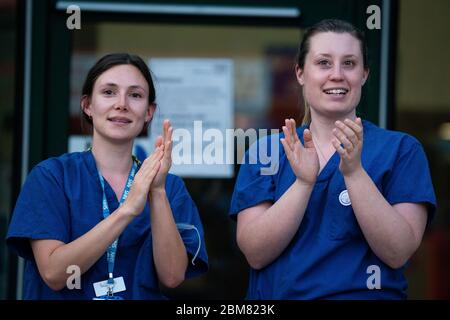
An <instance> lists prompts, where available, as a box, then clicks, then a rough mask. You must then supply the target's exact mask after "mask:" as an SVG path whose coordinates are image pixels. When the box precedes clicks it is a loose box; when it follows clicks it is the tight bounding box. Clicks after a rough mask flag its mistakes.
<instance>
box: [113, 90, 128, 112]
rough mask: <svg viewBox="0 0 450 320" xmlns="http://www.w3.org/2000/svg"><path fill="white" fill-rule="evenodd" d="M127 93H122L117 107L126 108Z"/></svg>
mask: <svg viewBox="0 0 450 320" xmlns="http://www.w3.org/2000/svg"><path fill="white" fill-rule="evenodd" d="M127 106H128V101H127V95H126V93H120V94H119V95H118V99H117V102H116V105H115V109H118V110H126V109H127V108H128V107H127Z"/></svg>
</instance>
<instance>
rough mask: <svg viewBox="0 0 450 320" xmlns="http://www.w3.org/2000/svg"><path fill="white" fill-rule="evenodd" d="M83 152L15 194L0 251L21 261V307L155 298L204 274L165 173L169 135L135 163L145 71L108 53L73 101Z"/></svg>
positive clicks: (184, 202) (202, 256)
mask: <svg viewBox="0 0 450 320" xmlns="http://www.w3.org/2000/svg"><path fill="white" fill-rule="evenodd" d="M81 108H82V111H83V116H84V117H85V118H86V120H87V121H88V122H89V123H90V124H91V125H92V134H93V137H92V148H91V149H90V150H88V151H85V152H74V153H67V154H64V155H62V156H60V157H57V158H50V159H47V160H45V161H43V162H41V163H39V164H38V165H37V166H36V167H35V168H33V170H32V171H31V172H30V174H29V176H28V177H27V180H26V182H25V184H24V186H23V188H22V191H21V193H20V195H19V198H18V200H17V203H16V207H15V209H14V214H13V217H12V221H11V224H10V226H9V231H8V236H7V243H8V245H9V247H10V248H11V249H13V250H14V251H16V252H17V253H18V254H19V255H20V256H22V257H23V258H25V261H26V265H25V274H24V277H25V281H24V298H25V299H163V298H164V297H163V295H162V293H161V291H160V287H159V284H160V283H161V284H162V285H163V286H165V287H169V288H174V287H176V286H178V285H179V284H180V283H181V282H182V281H183V280H184V279H185V277H191V276H194V275H198V274H200V273H202V272H205V271H206V270H207V254H206V250H205V243H204V238H203V228H202V224H201V221H200V217H199V214H198V212H197V208H196V206H195V204H194V202H193V201H192V199H191V197H190V196H189V193H188V191H187V190H186V188H185V186H184V184H183V181H182V180H181V179H180V178H178V177H176V176H174V175H171V174H168V171H169V169H170V166H171V163H172V159H171V151H172V127H171V126H170V122H169V121H168V120H166V121H164V124H163V136H162V137H161V136H160V137H158V139H157V140H156V143H155V150H154V152H153V153H152V154H151V155H150V156H149V157H148V158H147V159H145V161H143V162H142V163H140V162H139V161H138V160H137V159H136V157H134V156H133V155H132V147H133V141H134V138H136V137H137V136H138V135H139V134H140V132H141V131H142V130H143V128H144V126H146V125H148V123H149V122H150V121H151V119H152V117H153V113H154V112H155V108H156V104H155V88H154V85H153V81H152V78H151V75H150V71H149V69H148V67H147V65H146V64H145V63H144V62H143V61H142V59H141V58H139V57H138V56H134V55H129V54H109V55H106V56H104V57H103V58H101V59H100V60H99V61H98V62H97V63H96V64H95V65H94V66H93V67H92V69H91V70H90V71H89V73H88V75H87V78H86V81H85V84H84V86H83V96H82V98H81Z"/></svg>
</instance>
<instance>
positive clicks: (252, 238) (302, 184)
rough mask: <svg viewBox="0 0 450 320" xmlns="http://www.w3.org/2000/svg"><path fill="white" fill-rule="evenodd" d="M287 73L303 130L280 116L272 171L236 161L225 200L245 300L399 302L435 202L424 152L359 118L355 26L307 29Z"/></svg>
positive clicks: (362, 48)
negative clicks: (295, 86) (298, 98)
mask: <svg viewBox="0 0 450 320" xmlns="http://www.w3.org/2000/svg"><path fill="white" fill-rule="evenodd" d="M295 72H296V76H297V80H298V82H299V84H300V85H301V87H302V90H303V96H304V99H305V103H306V112H305V118H304V121H303V125H302V126H301V127H299V128H296V123H295V121H294V120H293V119H286V121H285V122H286V124H285V126H283V134H281V135H280V137H278V138H280V143H281V144H282V146H283V148H279V149H280V153H279V166H278V170H277V172H274V173H273V174H272V175H262V174H261V173H260V172H262V171H261V168H263V167H264V166H263V165H262V164H261V161H259V162H258V164H243V165H241V168H240V172H239V176H238V178H237V182H236V186H235V190H234V194H233V198H232V204H231V213H230V214H231V215H232V217H234V218H237V243H238V245H239V247H240V249H241V250H242V252H243V253H244V255H245V257H246V258H247V261H248V262H249V264H250V266H251V268H252V269H251V273H250V281H249V289H248V293H247V298H249V299H402V298H405V297H406V288H407V282H406V280H405V277H404V275H403V271H404V268H405V265H406V263H407V261H408V259H409V258H410V257H411V256H412V254H413V253H414V252H415V251H416V250H417V248H418V247H419V245H420V243H421V241H422V237H423V234H424V231H425V227H426V225H427V221H428V222H429V221H430V220H431V219H432V217H433V215H434V212H435V206H436V199H435V195H434V191H433V186H432V182H431V178H430V173H429V168H428V163H427V159H426V156H425V153H424V151H423V148H422V146H421V145H420V143H419V142H418V141H417V140H416V139H415V138H413V137H411V136H409V135H407V134H404V133H400V132H394V131H388V130H384V129H381V128H378V127H377V126H375V125H374V124H372V123H370V122H369V121H366V120H364V121H363V120H361V119H360V118H359V117H357V116H356V108H357V106H358V104H359V101H360V98H361V89H362V87H363V85H364V83H365V82H366V80H367V77H368V74H369V69H368V64H367V50H366V45H365V42H364V35H363V34H362V33H361V32H360V31H358V30H357V29H356V28H355V27H353V26H352V25H351V24H349V23H347V22H344V21H340V20H324V21H321V22H319V23H318V24H316V25H315V26H313V27H312V28H310V29H309V30H308V31H307V32H306V34H305V35H304V38H303V40H302V43H301V44H300V48H299V54H298V60H297V64H296V68H295ZM270 141H272V139H271V138H270V137H269V138H264V141H263V142H262V143H264V144H268V143H270ZM275 141H276V140H275ZM258 143H261V142H258ZM363 146H364V147H363ZM254 152H256V148H254V147H251V148H250V149H249V151H248V153H249V156H250V157H257V154H256V153H255V154H253V153H254Z"/></svg>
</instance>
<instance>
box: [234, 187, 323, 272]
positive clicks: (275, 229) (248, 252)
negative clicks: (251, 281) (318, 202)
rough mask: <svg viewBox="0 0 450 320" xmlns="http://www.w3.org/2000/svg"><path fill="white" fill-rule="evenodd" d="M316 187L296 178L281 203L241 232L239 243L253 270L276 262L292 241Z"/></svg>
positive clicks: (269, 209) (277, 202)
mask: <svg viewBox="0 0 450 320" xmlns="http://www.w3.org/2000/svg"><path fill="white" fill-rule="evenodd" d="M313 187H314V186H313V185H307V184H302V183H301V182H299V180H298V179H296V180H295V182H294V183H293V184H292V185H291V186H290V187H289V189H288V190H287V191H286V192H285V193H284V194H283V196H282V197H281V198H280V199H278V201H276V202H275V203H274V204H273V205H272V206H271V207H270V208H268V209H267V210H266V211H265V212H264V213H262V214H261V215H260V216H258V217H256V218H254V219H253V220H252V221H250V222H249V223H246V225H245V227H244V228H242V230H240V232H239V234H238V244H239V246H240V249H241V250H242V251H243V253H244V254H245V256H246V258H247V260H248V261H249V263H250V265H251V266H252V267H253V268H255V269H261V268H263V267H265V266H266V265H268V264H269V263H271V262H272V261H274V260H275V259H276V258H277V257H278V256H279V255H280V254H281V253H282V252H283V250H284V249H285V248H286V247H287V246H288V244H289V243H290V242H291V240H292V238H293V237H294V235H295V233H296V232H297V230H298V228H299V226H300V223H301V222H302V220H303V216H304V214H305V210H306V207H307V205H308V202H309V198H310V195H311V192H312V189H313Z"/></svg>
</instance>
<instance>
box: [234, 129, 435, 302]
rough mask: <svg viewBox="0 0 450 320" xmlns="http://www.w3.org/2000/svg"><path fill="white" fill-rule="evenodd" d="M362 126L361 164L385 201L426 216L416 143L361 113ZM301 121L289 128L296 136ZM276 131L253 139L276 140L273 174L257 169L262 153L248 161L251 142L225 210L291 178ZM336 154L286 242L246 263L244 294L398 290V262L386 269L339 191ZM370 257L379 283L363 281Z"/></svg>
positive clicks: (310, 295)
mask: <svg viewBox="0 0 450 320" xmlns="http://www.w3.org/2000/svg"><path fill="white" fill-rule="evenodd" d="M363 127H364V144H363V150H362V155H361V161H362V165H363V167H364V169H365V170H366V171H367V173H368V174H369V176H370V177H371V178H372V180H373V182H374V183H375V184H376V186H377V187H378V189H379V190H380V192H381V193H382V194H383V196H384V197H385V198H386V200H387V201H388V202H389V203H390V204H391V205H393V204H396V203H402V202H412V203H424V204H426V205H427V208H428V223H429V222H430V221H431V219H432V217H433V215H434V212H435V209H436V198H435V195H434V191H433V185H432V182H431V177H430V172H429V167H428V162H427V159H426V156H425V153H424V151H423V149H422V146H421V144H420V143H419V142H418V141H417V140H416V139H415V138H413V137H411V136H409V135H407V134H404V133H400V132H394V131H388V130H384V129H381V128H378V127H376V126H375V125H374V124H372V123H370V122H368V121H363ZM305 128H306V127H300V128H298V129H297V134H298V136H299V137H300V139H301V141H302V143H303V130H304V129H305ZM282 137H283V135H279V136H271V137H269V138H268V137H266V138H263V139H262V140H261V141H260V145H262V146H266V145H267V146H268V147H269V148H268V150H270V147H271V142H272V143H277V144H278V150H279V166H278V167H277V168H276V169H278V170H275V171H276V172H274V174H271V175H262V174H261V168H267V167H269V164H267V159H265V161H263V163H266V164H267V165H262V164H261V161H257V163H256V164H249V163H248V162H249V161H251V160H252V159H253V160H255V159H260V157H261V154H263V155H264V154H265V152H264V151H265V150H262V151H263V152H261V150H257V148H256V144H254V145H253V146H252V147H251V148H250V149H249V151H248V152H247V154H246V156H245V159H246V161H245V162H244V163H243V164H242V165H241V168H240V171H239V175H238V178H237V182H236V186H235V189H234V193H233V197H232V201H231V210H230V211H231V212H230V215H231V216H232V217H233V218H234V219H236V216H237V214H238V213H239V212H240V211H242V210H244V209H246V208H249V207H252V206H255V205H257V204H259V203H261V202H263V201H271V202H275V201H277V200H278V199H279V198H280V197H281V196H282V195H283V194H284V193H285V192H286V190H287V189H288V188H289V187H290V186H291V185H292V183H293V182H294V181H295V175H294V173H293V171H292V169H291V166H290V164H289V161H288V159H287V158H286V155H285V153H284V149H283V147H282V145H281V143H280V141H279V138H282ZM256 152H258V153H256ZM269 153H270V152H269ZM272 154H273V153H272ZM275 158H276V157H275ZM339 162H340V157H339V154H338V153H337V152H336V153H335V154H334V155H333V156H332V157H331V159H330V160H329V161H328V163H327V164H326V166H325V167H324V168H323V170H322V171H321V172H320V174H319V176H318V177H317V181H316V184H315V186H314V189H313V192H312V194H311V197H310V199H309V203H308V206H307V208H306V212H305V215H304V217H303V220H302V222H301V224H300V227H299V229H298V230H297V232H296V234H295V236H294V237H293V239H292V241H291V242H290V244H289V245H288V246H287V247H286V249H285V250H284V251H283V252H282V253H281V255H280V256H279V257H278V258H277V259H276V260H275V261H273V262H272V263H271V264H269V265H267V266H266V267H265V268H263V269H261V270H259V271H258V270H253V269H251V271H250V280H249V288H248V292H247V298H248V299H402V298H406V289H407V282H406V279H405V277H404V275H403V271H404V268H405V266H403V267H402V268H399V269H392V268H390V267H389V266H387V265H386V264H385V263H384V262H382V261H381V260H380V259H379V258H378V257H377V256H376V255H375V254H374V253H373V251H372V250H371V249H370V247H369V245H368V243H367V241H366V239H365V238H364V235H363V234H362V231H361V229H360V227H359V225H358V222H357V220H356V218H355V215H354V212H353V210H352V206H351V205H350V203H349V202H348V200H349V199H348V197H345V192H344V193H343V191H345V190H346V189H347V188H346V186H345V183H344V178H343V176H342V174H341V172H340V171H339ZM253 163H254V162H253ZM372 265H375V266H378V267H379V268H380V276H381V283H380V284H381V289H372V290H369V289H368V286H367V280H368V278H369V277H370V276H372V275H373V271H372V270H371V269H370V268H369V267H370V266H372ZM368 268H369V270H368ZM369 282H370V281H369Z"/></svg>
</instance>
